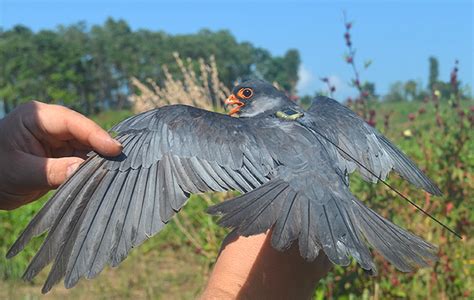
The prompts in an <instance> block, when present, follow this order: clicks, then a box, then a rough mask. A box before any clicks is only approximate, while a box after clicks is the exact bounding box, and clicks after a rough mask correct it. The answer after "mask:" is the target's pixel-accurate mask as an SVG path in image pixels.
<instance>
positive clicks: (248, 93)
mask: <svg viewBox="0 0 474 300" xmlns="http://www.w3.org/2000/svg"><path fill="white" fill-rule="evenodd" d="M252 95H253V90H252V89H251V88H241V89H240V90H239V92H238V93H237V96H239V97H240V98H243V99H248V98H250V97H252Z"/></svg>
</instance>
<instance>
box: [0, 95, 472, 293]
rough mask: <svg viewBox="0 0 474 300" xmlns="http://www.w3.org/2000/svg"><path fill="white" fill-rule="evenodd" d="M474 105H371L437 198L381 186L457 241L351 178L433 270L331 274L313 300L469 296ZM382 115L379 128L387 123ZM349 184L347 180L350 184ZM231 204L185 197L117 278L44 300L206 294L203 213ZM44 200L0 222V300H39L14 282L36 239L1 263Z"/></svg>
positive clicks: (210, 249)
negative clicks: (420, 244)
mask: <svg viewBox="0 0 474 300" xmlns="http://www.w3.org/2000/svg"><path fill="white" fill-rule="evenodd" d="M473 105H474V103H473V102H472V101H464V102H462V103H461V107H457V108H453V104H452V103H450V101H448V100H447V99H439V106H437V105H436V103H433V102H431V101H430V102H427V103H424V102H396V103H380V102H378V103H374V104H371V109H373V110H374V111H375V112H376V116H375V118H376V124H377V127H378V128H379V129H380V130H381V131H382V132H384V133H385V134H386V135H387V136H388V137H389V138H390V139H392V140H393V141H395V142H396V144H397V145H399V146H400V147H401V149H403V151H404V152H405V153H407V154H408V155H409V156H410V157H412V158H413V159H414V161H415V162H417V164H418V165H419V166H421V168H422V169H423V170H425V171H426V172H427V173H428V174H429V175H430V177H431V178H433V179H434V181H435V182H436V183H438V185H439V186H440V187H441V189H442V191H443V193H444V196H442V197H440V198H434V197H433V198H431V197H429V195H427V194H425V193H424V192H422V191H418V190H416V189H415V188H413V187H410V186H409V185H408V184H406V183H404V182H402V180H401V179H400V178H398V177H396V176H393V175H392V176H391V178H390V180H389V182H390V183H391V184H392V185H394V186H396V187H398V189H399V190H400V191H402V193H404V194H405V195H409V196H410V198H411V199H413V200H414V201H415V202H416V203H418V204H419V205H421V206H422V207H423V208H424V209H426V210H427V211H429V212H430V213H432V214H433V215H434V216H435V217H437V218H438V219H440V220H441V221H443V222H444V223H447V224H448V225H449V226H450V227H452V228H455V229H456V230H457V231H458V232H460V233H461V234H462V235H463V240H458V239H457V238H456V237H455V236H453V235H450V234H449V233H448V232H447V231H446V230H443V229H442V228H441V227H439V226H438V225H437V224H435V223H434V222H432V221H431V220H429V219H428V218H427V217H425V216H423V215H422V214H421V213H419V212H418V211H415V210H414V209H413V208H412V207H411V206H409V204H407V203H405V202H404V201H403V200H402V199H400V198H397V197H396V195H395V194H394V193H393V192H391V191H389V190H387V189H386V188H385V187H383V186H382V185H380V184H379V185H377V186H371V185H369V184H367V183H364V182H362V181H361V180H359V179H358V178H357V177H356V176H355V178H354V179H353V182H352V190H353V191H354V193H355V194H356V195H357V196H358V197H359V198H360V199H361V200H363V201H365V202H366V203H367V204H368V205H369V206H370V207H372V208H374V209H375V210H377V211H378V212H380V213H382V215H384V216H386V217H388V218H389V219H391V220H393V221H394V222H395V223H396V224H400V225H403V226H404V227H407V228H408V229H410V230H412V231H413V232H415V233H416V234H418V235H420V236H422V237H424V238H425V239H427V240H428V241H430V242H432V243H434V244H437V245H439V246H440V253H439V255H440V261H439V262H438V263H436V264H435V265H434V266H433V267H432V268H428V269H422V270H419V271H417V272H416V273H414V274H402V273H399V272H397V271H395V270H394V269H393V268H392V267H391V266H389V265H388V264H387V263H385V262H384V261H383V260H382V259H381V258H380V257H377V259H376V262H377V264H378V266H379V273H380V274H381V275H379V276H378V277H374V278H371V277H368V276H366V275H364V274H363V272H362V271H361V270H360V268H358V267H357V266H356V265H355V264H352V265H350V266H349V267H347V268H341V267H336V268H334V270H333V271H332V272H331V273H330V275H329V276H328V277H327V278H326V279H324V280H323V281H321V282H320V283H319V285H318V287H317V290H316V291H315V295H314V299H323V298H333V299H359V298H362V299H395V298H409V299H423V298H432V299H461V298H466V299H467V298H470V297H472V296H473V293H474V290H473V289H474V281H473V279H472V276H473V275H474V272H473V270H474V250H473V249H474V242H473V239H472V236H471V235H472V233H473V222H474V216H473V208H474V207H473V199H474V191H473V190H474V187H473V185H474V183H473V182H474V178H473V174H474V154H473V152H474V151H473V150H474V141H473V134H472V126H473V125H472V124H473V119H474V109H473V107H474V106H473ZM130 114H131V112H130V111H128V110H121V111H109V112H106V113H102V114H100V115H96V116H94V119H95V120H96V121H97V122H98V123H99V124H101V125H102V126H103V127H105V128H109V127H111V125H113V124H115V123H116V122H117V121H119V120H121V119H123V118H125V117H126V116H128V115H130ZM386 115H389V119H388V120H387V121H386V120H385V116H386ZM353 177H354V176H353ZM230 196H232V195H230V194H219V195H210V194H209V195H207V194H206V195H203V196H193V197H192V199H190V201H189V203H188V205H186V207H185V208H184V209H183V211H182V212H181V213H180V214H179V215H178V216H177V217H175V218H174V219H173V221H172V222H171V224H170V225H169V226H167V227H166V228H165V229H164V230H163V231H162V232H161V233H160V234H159V235H158V236H156V237H153V238H152V239H150V240H149V241H147V242H145V244H143V245H142V246H141V247H139V248H138V249H135V250H133V251H132V253H131V255H130V256H129V257H128V258H127V259H126V260H125V262H124V263H122V264H121V265H120V266H119V267H118V268H116V269H111V268H108V269H106V270H105V271H104V272H102V273H101V274H100V275H99V276H98V278H96V279H94V280H92V281H87V280H82V281H81V282H80V283H79V284H78V285H77V286H76V287H75V288H73V289H71V290H66V289H65V288H64V287H62V286H61V285H58V286H57V287H56V288H54V289H53V291H52V292H50V293H49V294H48V295H47V296H46V297H44V298H45V299H63V298H65V297H67V298H68V299H69V298H71V299H92V298H94V299H112V298H113V299H133V298H135V299H141V298H150V299H193V298H196V297H197V296H198V295H199V294H200V292H201V291H202V289H203V288H204V286H205V283H206V279H207V277H208V275H209V272H210V270H211V269H212V265H213V263H214V260H215V257H216V254H217V251H218V249H219V246H220V242H221V240H222V238H223V237H224V236H225V235H226V233H227V230H224V229H222V228H220V227H218V226H217V225H216V223H215V219H214V218H212V217H210V216H208V215H206V214H205V213H204V209H205V207H207V206H208V205H209V204H212V203H217V202H219V201H222V200H223V199H224V198H228V197H230ZM47 198H48V197H47V196H45V197H44V199H42V200H41V201H39V202H37V203H35V204H32V205H29V206H26V207H23V208H20V209H18V210H16V211H13V212H0V224H2V226H1V227H0V276H1V279H2V280H1V281H0V298H1V299H39V298H40V297H41V298H43V297H42V296H41V294H40V289H41V285H42V282H43V281H44V279H45V278H46V272H42V273H41V274H40V276H39V278H37V279H35V281H34V282H33V283H25V282H22V281H21V280H20V279H19V278H20V277H21V274H22V272H23V270H24V269H25V267H26V265H27V262H28V260H29V259H31V257H32V256H33V255H34V250H33V249H37V248H38V246H39V244H40V240H41V238H38V239H36V240H34V243H33V245H32V246H30V247H29V248H28V249H27V250H26V251H24V252H23V253H22V254H20V255H19V256H18V257H16V258H14V259H13V260H6V259H5V258H4V257H5V253H6V251H7V249H8V247H9V245H11V244H12V243H13V241H14V240H15V238H16V237H17V236H18V234H19V233H20V232H21V230H22V229H23V227H24V226H25V225H26V224H27V222H28V220H29V219H30V218H31V217H32V216H33V215H34V213H35V212H36V211H38V209H39V208H40V207H41V205H42V203H44V201H45V200H46V199H47Z"/></svg>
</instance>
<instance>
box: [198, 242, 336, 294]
mask: <svg viewBox="0 0 474 300" xmlns="http://www.w3.org/2000/svg"><path fill="white" fill-rule="evenodd" d="M331 267H332V264H331V263H330V261H329V260H328V258H327V257H326V255H324V253H322V252H321V253H320V255H319V256H318V257H317V258H316V259H315V260H314V261H313V262H307V261H305V260H304V259H303V258H302V257H301V256H300V254H299V250H298V247H297V245H294V246H293V247H291V248H290V249H289V250H287V251H285V252H280V251H277V250H275V249H274V248H273V247H272V246H271V235H270V234H269V233H265V234H259V235H254V236H250V237H242V236H237V235H236V234H235V233H230V234H229V235H228V236H227V237H226V238H225V240H224V242H223V245H222V249H221V253H220V254H219V257H218V259H217V262H216V265H215V267H214V270H213V272H212V274H211V277H210V279H209V282H208V285H207V287H206V289H205V291H204V293H203V294H202V296H201V300H208V299H310V298H311V296H312V295H313V292H314V288H315V287H316V284H317V283H318V281H319V280H320V279H321V278H323V277H324V276H326V274H327V273H328V272H329V271H330V269H331Z"/></svg>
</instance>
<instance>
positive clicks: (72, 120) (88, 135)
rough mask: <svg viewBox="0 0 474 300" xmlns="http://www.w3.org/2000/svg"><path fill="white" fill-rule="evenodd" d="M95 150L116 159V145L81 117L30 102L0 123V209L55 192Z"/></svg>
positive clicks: (119, 149)
mask: <svg viewBox="0 0 474 300" xmlns="http://www.w3.org/2000/svg"><path fill="white" fill-rule="evenodd" d="M90 150H95V151H97V152H99V153H100V154H102V155H106V156H116V155H118V154H120V152H121V151H122V146H121V145H120V143H118V142H116V141H115V140H114V139H112V138H111V137H110V136H109V134H108V133H107V132H106V131H104V130H103V129H102V128H100V127H99V126H98V125H97V124H96V123H94V122H93V121H91V120H89V119H87V118H86V117H84V116H83V115H81V114H79V113H77V112H74V111H72V110H70V109H67V108H65V107H62V106H58V105H48V104H44V103H41V102H36V101H32V102H29V103H26V104H23V105H21V106H19V107H18V108H16V109H15V110H14V111H12V112H11V113H10V114H8V115H7V116H6V117H5V118H4V119H1V120H0V166H1V168H0V209H4V210H11V209H14V208H17V207H20V206H22V205H24V204H26V203H29V202H31V201H33V200H35V199H38V198H39V197H41V196H42V195H44V194H45V193H46V192H47V191H49V190H51V189H54V188H57V187H58V186H59V185H60V184H61V183H62V182H64V181H65V180H66V178H67V177H68V176H69V175H71V174H72V173H73V172H74V170H75V169H76V168H77V167H78V166H79V164H80V163H81V162H83V161H84V158H85V155H86V154H87V152H89V151H90Z"/></svg>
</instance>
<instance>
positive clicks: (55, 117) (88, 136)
mask: <svg viewBox="0 0 474 300" xmlns="http://www.w3.org/2000/svg"><path fill="white" fill-rule="evenodd" d="M36 117H37V125H39V127H40V129H42V131H43V132H44V133H45V134H46V135H49V136H53V137H55V138H57V139H60V140H63V141H66V140H71V139H75V140H77V141H79V142H80V143H81V144H84V145H86V146H90V147H91V148H92V149H94V150H95V151H97V152H98V153H100V154H102V155H104V156H117V155H119V154H120V153H121V151H122V146H121V144H120V143H119V142H117V141H116V140H114V139H113V138H112V137H110V135H109V134H108V133H107V132H106V131H105V130H103V129H102V128H100V126H99V125H97V124H96V123H94V122H93V121H92V120H90V119H88V118H86V117H84V116H83V115H81V114H79V113H77V112H75V111H72V110H70V109H67V108H65V107H62V106H58V105H47V104H42V103H41V104H38V105H37V116H36Z"/></svg>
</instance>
